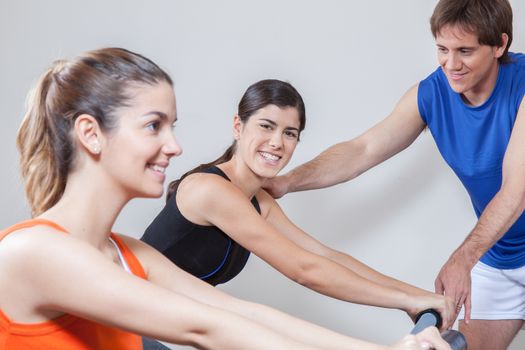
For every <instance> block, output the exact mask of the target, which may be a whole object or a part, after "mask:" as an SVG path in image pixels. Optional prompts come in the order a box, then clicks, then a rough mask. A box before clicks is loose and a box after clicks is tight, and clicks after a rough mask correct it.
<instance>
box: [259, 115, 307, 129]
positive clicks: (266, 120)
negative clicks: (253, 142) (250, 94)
mask: <svg viewBox="0 0 525 350" xmlns="http://www.w3.org/2000/svg"><path fill="white" fill-rule="evenodd" d="M259 120H264V121H265V122H267V123H269V124H272V125H273V126H277V123H276V122H274V121H273V120H270V119H266V118H261V119H259ZM284 129H285V130H296V131H297V132H299V128H294V127H293V126H287V127H286V128H284Z"/></svg>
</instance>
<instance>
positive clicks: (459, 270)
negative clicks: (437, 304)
mask: <svg viewBox="0 0 525 350" xmlns="http://www.w3.org/2000/svg"><path fill="white" fill-rule="evenodd" d="M470 271H471V267H470V264H469V263H468V262H467V261H466V260H465V259H463V258H461V257H460V256H458V254H457V252H456V253H454V254H452V255H451V256H450V258H449V259H448V261H447V262H446V263H445V265H443V267H442V268H441V271H440V272H439V275H438V276H437V278H436V281H435V282H434V285H435V288H436V293H439V294H444V295H446V296H447V297H449V298H451V299H452V300H454V305H455V307H456V310H455V312H456V317H457V315H458V314H459V312H460V311H461V307H462V306H463V305H465V322H466V323H468V322H469V321H470V309H471V294H470V293H471V279H470Z"/></svg>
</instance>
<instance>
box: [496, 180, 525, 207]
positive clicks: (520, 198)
mask: <svg viewBox="0 0 525 350" xmlns="http://www.w3.org/2000/svg"><path fill="white" fill-rule="evenodd" d="M500 192H501V193H502V195H503V196H504V198H506V201H507V203H508V204H509V205H510V206H511V207H514V208H516V212H518V213H519V214H521V213H522V212H523V211H524V210H525V186H524V185H522V184H516V183H511V182H505V181H504V182H503V184H502V186H501V190H500Z"/></svg>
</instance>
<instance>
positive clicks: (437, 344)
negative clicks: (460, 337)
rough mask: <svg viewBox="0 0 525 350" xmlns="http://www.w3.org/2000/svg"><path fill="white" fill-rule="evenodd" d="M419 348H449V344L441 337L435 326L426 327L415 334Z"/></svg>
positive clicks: (446, 349)
mask: <svg viewBox="0 0 525 350" xmlns="http://www.w3.org/2000/svg"><path fill="white" fill-rule="evenodd" d="M416 339H417V341H418V342H419V344H420V349H436V350H451V349H450V345H448V343H447V342H446V341H444V340H443V338H441V335H440V334H439V331H438V330H437V328H436V327H428V328H426V329H425V330H423V331H422V332H421V333H419V334H417V335H416Z"/></svg>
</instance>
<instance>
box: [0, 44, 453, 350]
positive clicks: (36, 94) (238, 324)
mask: <svg viewBox="0 0 525 350" xmlns="http://www.w3.org/2000/svg"><path fill="white" fill-rule="evenodd" d="M28 101H29V103H28V107H27V113H26V115H25V117H24V120H23V122H22V125H21V127H20V130H19V134H18V138H17V146H18V149H19V151H20V160H21V170H22V176H23V179H24V183H25V189H26V194H27V197H28V199H29V204H30V207H31V210H32V217H33V219H31V220H28V221H25V222H22V223H19V224H17V225H14V226H12V227H10V228H8V229H6V230H4V231H3V232H2V233H0V240H1V241H0V349H4V350H15V349H16V350H22V349H30V350H32V349H35V350H36V349H38V350H41V349H59V350H62V349H64V350H65V349H68V350H88V349H90V350H93V349H95V350H107V349H111V350H118V349H132V350H135V349H142V342H141V338H140V336H141V335H144V336H149V337H154V338H157V339H160V340H164V341H167V342H172V343H178V344H185V345H191V346H195V347H197V348H202V349H254V350H257V349H286V350H291V349H305V350H306V349H363V350H372V349H404V350H408V349H417V348H419V346H421V344H422V343H431V344H433V345H434V346H435V347H436V348H437V349H439V350H446V349H449V347H448V345H446V344H445V343H444V342H443V340H442V339H441V338H440V337H439V335H438V333H437V330H436V329H429V330H427V331H425V332H424V333H421V334H420V335H418V336H417V337H414V336H408V337H406V338H405V339H403V340H402V341H401V342H399V343H398V344H396V345H395V346H393V347H383V346H379V345H375V344H371V343H367V342H362V341H359V340H355V339H352V338H349V337H346V336H343V335H340V334H337V333H334V332H331V331H329V330H326V329H324V328H321V327H318V326H316V325H313V324H310V323H307V322H305V321H302V320H299V319H296V318H293V317H291V316H288V315H286V314H283V313H280V312H278V311H276V310H273V309H271V308H268V307H265V306H262V305H258V304H254V303H250V302H246V301H241V300H239V299H235V298H233V297H230V296H228V295H226V294H224V293H223V292H221V291H220V290H217V289H215V288H213V287H211V286H209V285H208V284H206V283H204V282H202V281H200V280H198V279H197V278H194V277H193V276H190V275H189V274H187V273H185V272H183V271H182V270H180V269H178V268H177V267H176V266H174V265H173V264H172V263H171V262H170V261H168V260H167V259H166V258H164V257H163V256H162V255H161V254H160V253H158V252H157V251H155V250H154V249H152V248H150V247H149V246H147V245H146V244H144V243H142V242H140V241H138V240H136V239H133V238H130V237H126V236H121V235H117V234H115V233H113V232H112V226H113V224H114V222H115V220H116V218H117V216H118V214H119V212H120V211H121V209H122V208H123V207H124V205H125V204H126V203H127V202H128V201H129V200H131V199H133V198H137V197H149V198H158V197H160V196H161V195H162V193H163V190H164V180H165V175H164V171H165V169H166V167H167V166H168V163H169V160H170V159H171V158H172V157H174V156H177V155H179V154H180V153H181V151H182V150H181V148H180V146H179V145H178V144H177V142H176V140H175V138H174V135H173V131H172V126H173V124H174V123H175V121H176V120H177V113H176V104H175V96H174V93H173V87H172V81H171V79H170V77H169V76H168V75H167V74H166V73H165V72H164V71H163V70H162V69H160V68H159V67H158V66H157V65H156V64H155V63H153V62H152V61H150V60H149V59H147V58H145V57H143V56H141V55H138V54H136V53H133V52H130V51H127V50H124V49H118V48H108V49H101V50H96V51H91V52H87V53H85V54H83V55H81V56H80V57H78V58H76V59H74V60H71V61H58V62H55V63H54V64H53V66H52V67H51V68H50V69H49V70H48V71H47V72H45V73H44V74H43V76H42V77H41V79H40V81H39V82H38V84H37V86H36V87H35V89H34V91H33V92H32V94H31V96H30V98H29V100H28ZM168 276H169V278H168ZM416 346H417V347H416Z"/></svg>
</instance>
